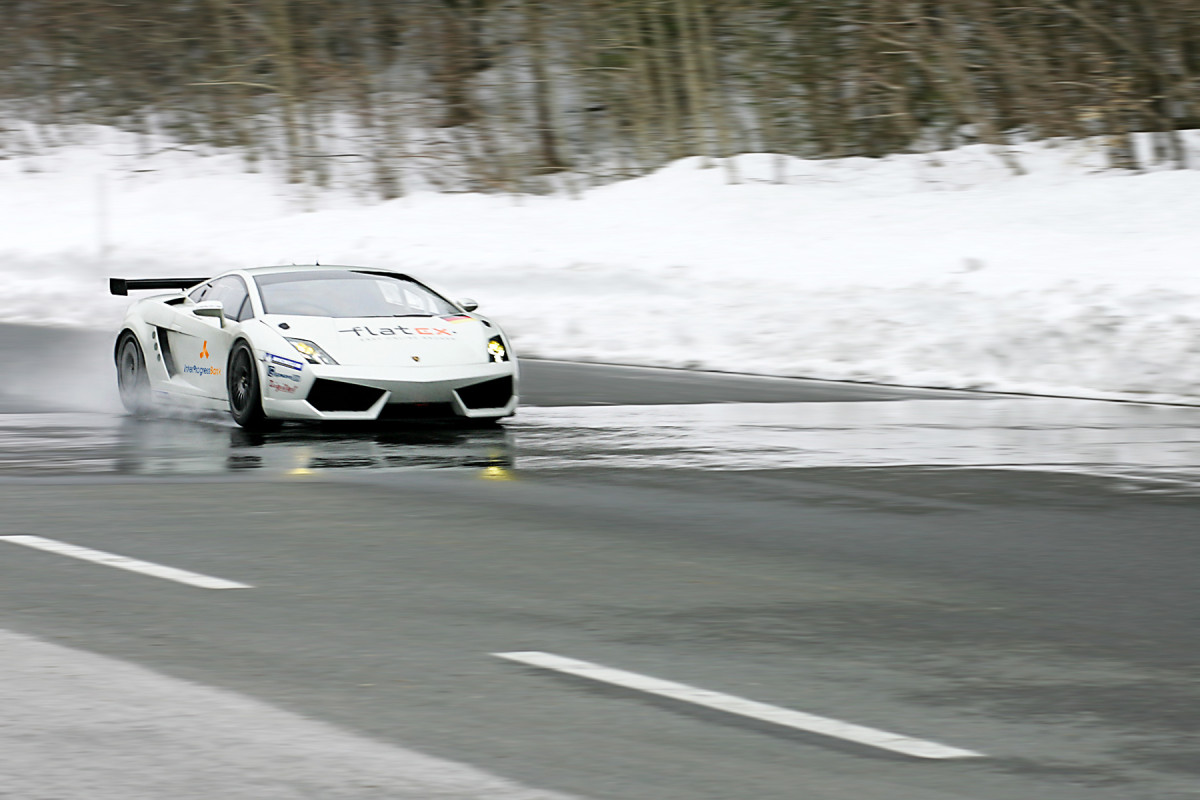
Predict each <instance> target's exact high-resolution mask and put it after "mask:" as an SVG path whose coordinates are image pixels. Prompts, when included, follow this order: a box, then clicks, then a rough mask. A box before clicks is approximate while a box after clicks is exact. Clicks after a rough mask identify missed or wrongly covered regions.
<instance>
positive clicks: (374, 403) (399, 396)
mask: <svg viewBox="0 0 1200 800" xmlns="http://www.w3.org/2000/svg"><path fill="white" fill-rule="evenodd" d="M517 373H518V370H517V366H516V362H514V361H507V362H502V363H499V364H471V365H467V366H450V367H444V366H441V367H439V366H429V367H425V366H421V367H352V366H340V365H329V364H307V363H306V364H304V365H303V368H302V369H299V370H294V369H291V368H287V367H281V366H280V365H278V363H277V362H275V361H273V360H272V359H271V357H270V356H269V355H268V356H265V357H264V358H263V359H262V360H261V361H260V362H259V380H260V382H261V386H262V390H263V391H262V395H263V411H264V412H265V413H266V415H267V416H268V417H272V418H275V419H298V420H330V421H347V422H349V421H356V420H357V421H369V420H376V419H380V418H395V419H403V418H416V417H423V418H428V417H431V416H446V417H465V418H469V419H498V418H500V417H509V416H512V415H513V413H515V412H516V410H517V401H518V391H517Z"/></svg>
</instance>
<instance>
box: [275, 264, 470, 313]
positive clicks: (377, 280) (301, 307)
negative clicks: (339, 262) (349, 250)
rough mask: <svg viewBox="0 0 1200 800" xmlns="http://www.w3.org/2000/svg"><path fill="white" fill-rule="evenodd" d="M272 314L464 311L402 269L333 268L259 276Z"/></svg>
mask: <svg viewBox="0 0 1200 800" xmlns="http://www.w3.org/2000/svg"><path fill="white" fill-rule="evenodd" d="M254 280H255V282H257V283H258V291H259V294H260V295H261V297H262V302H263V311H264V312H265V313H267V314H289V315H293V316H298V317H432V316H436V315H441V314H459V313H461V311H460V310H459V309H458V308H457V307H455V306H454V305H452V304H451V303H450V302H449V301H448V300H446V299H445V298H443V297H440V296H439V295H437V294H434V293H433V292H432V291H430V290H429V289H426V288H425V287H424V286H422V285H421V284H419V283H417V282H416V281H413V280H411V279H409V278H405V277H403V276H400V275H389V274H386V273H380V272H353V271H350V270H329V271H326V272H318V271H312V272H280V273H276V274H273V275H258V276H256V277H255V279H254Z"/></svg>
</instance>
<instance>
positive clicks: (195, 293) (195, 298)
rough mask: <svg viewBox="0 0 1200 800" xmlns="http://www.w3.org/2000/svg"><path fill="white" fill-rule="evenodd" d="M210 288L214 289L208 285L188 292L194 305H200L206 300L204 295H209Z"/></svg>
mask: <svg viewBox="0 0 1200 800" xmlns="http://www.w3.org/2000/svg"><path fill="white" fill-rule="evenodd" d="M210 288H212V287H211V286H209V285H208V284H207V283H206V284H203V285H202V286H198V287H196V288H195V289H192V290H191V291H190V292H188V297H190V298H192V302H193V303H199V302H200V301H201V300H203V299H204V295H205V294H207V293H208V290H209V289H210Z"/></svg>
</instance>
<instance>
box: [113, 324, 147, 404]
mask: <svg viewBox="0 0 1200 800" xmlns="http://www.w3.org/2000/svg"><path fill="white" fill-rule="evenodd" d="M116 358H117V391H119V392H120V393H121V405H123V406H125V410H126V411H128V412H129V413H130V414H133V415H134V416H138V417H140V416H145V415H146V414H148V413H149V412H150V376H149V375H148V374H147V373H146V356H145V354H144V353H143V352H142V346H141V345H140V344H139V343H138V340H137V337H136V336H134V335H133V334H132V333H131V332H129V331H125V332H124V333H122V334H121V335H120V337H118V338H117V356H116Z"/></svg>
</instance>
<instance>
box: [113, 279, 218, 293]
mask: <svg viewBox="0 0 1200 800" xmlns="http://www.w3.org/2000/svg"><path fill="white" fill-rule="evenodd" d="M206 280H208V278H109V279H108V290H109V291H110V292H112V293H113V294H119V295H121V296H126V295H128V294H129V290H130V289H133V290H134V291H137V290H141V289H190V288H192V287H193V286H195V285H196V284H197V283H204V282H205V281H206Z"/></svg>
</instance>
